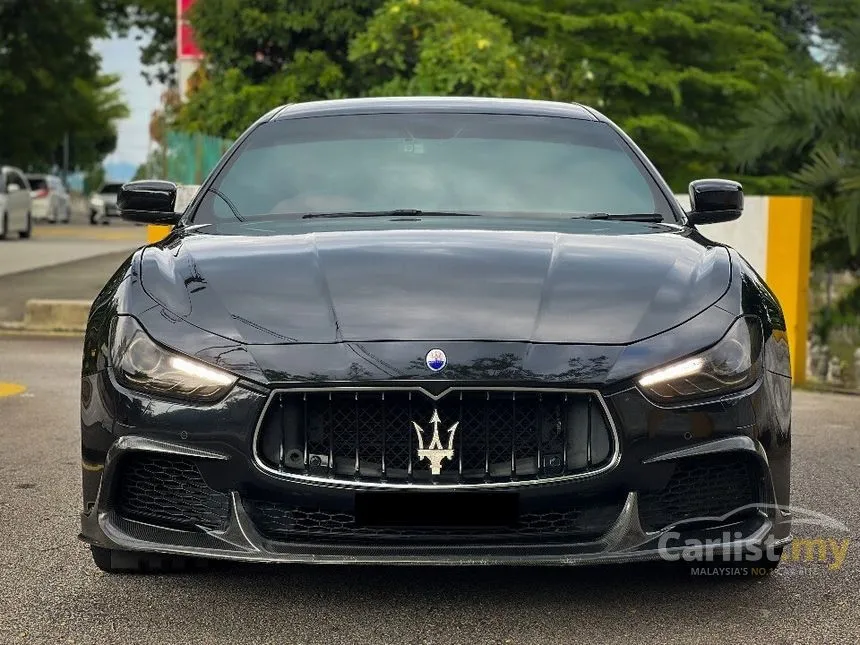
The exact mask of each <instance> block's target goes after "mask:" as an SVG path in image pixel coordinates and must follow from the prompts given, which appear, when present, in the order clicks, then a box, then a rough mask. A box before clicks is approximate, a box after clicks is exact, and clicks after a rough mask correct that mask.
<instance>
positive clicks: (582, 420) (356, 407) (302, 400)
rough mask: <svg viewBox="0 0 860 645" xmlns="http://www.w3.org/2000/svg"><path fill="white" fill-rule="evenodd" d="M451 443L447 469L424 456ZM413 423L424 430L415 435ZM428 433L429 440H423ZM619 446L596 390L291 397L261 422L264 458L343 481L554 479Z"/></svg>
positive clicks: (600, 462)
mask: <svg viewBox="0 0 860 645" xmlns="http://www.w3.org/2000/svg"><path fill="white" fill-rule="evenodd" d="M436 414H438V419H439V421H438V422H437V424H435V425H436V426H438V432H439V439H440V440H441V444H442V445H443V446H444V447H445V448H447V446H448V445H449V439H450V437H451V435H450V434H449V431H450V428H452V427H453V426H454V424H455V423H456V424H457V425H456V430H455V431H454V433H453V442H452V443H451V447H452V450H453V457H452V458H450V459H448V458H446V459H444V460H443V461H442V462H441V463H442V468H441V472H440V473H438V474H435V475H434V474H432V473H431V467H430V463H429V460H427V459H420V458H419V456H418V448H419V441H420V440H423V442H424V444H425V445H424V447H425V448H427V447H428V444H429V443H430V441H431V438H432V437H433V432H434V423H433V421H432V419H434V418H435V415H436ZM414 423H417V424H418V425H419V426H420V428H421V434H420V435H419V433H418V432H417V431H416V429H415V427H414V425H413V424H414ZM419 436H420V439H419ZM616 449H617V447H616V446H615V443H614V438H613V436H612V434H611V429H610V425H609V422H608V420H607V419H606V417H605V415H604V413H603V408H602V406H601V405H600V402H599V401H598V400H597V398H596V397H595V396H593V395H590V394H579V393H563V392H561V393H559V392H541V391H516V392H514V391H494V390H480V391H475V390H462V391H461V390H456V389H455V390H453V391H451V392H449V393H448V394H446V395H445V396H444V397H443V398H441V399H440V400H438V401H434V400H432V399H431V398H430V397H429V396H427V395H425V394H424V393H423V392H420V391H409V390H403V391H398V390H395V391H392V390H388V391H341V390H339V391H332V392H328V391H320V392H289V391H287V392H284V393H281V394H278V395H276V396H275V398H273V399H272V402H271V404H270V405H269V406H268V407H267V409H266V412H265V416H264V417H263V420H262V422H261V430H260V435H259V437H258V444H257V452H258V455H259V456H260V457H261V458H262V460H263V461H264V462H265V463H266V464H267V465H268V466H270V467H272V468H276V469H278V470H281V471H284V472H298V473H305V474H310V475H317V476H319V475H323V476H329V477H334V478H339V479H348V480H350V481H356V480H376V481H380V480H382V481H391V482H398V481H407V482H410V481H412V482H419V483H420V482H430V481H434V482H437V483H469V482H481V481H487V480H499V479H501V480H522V479H540V478H550V477H556V476H559V475H564V474H568V473H579V472H588V471H592V470H596V469H598V468H600V467H602V466H604V465H605V464H607V463H608V462H609V461H610V460H611V458H612V454H613V452H614V451H615V450H616Z"/></svg>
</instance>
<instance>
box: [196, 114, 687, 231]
mask: <svg viewBox="0 0 860 645" xmlns="http://www.w3.org/2000/svg"><path fill="white" fill-rule="evenodd" d="M214 187H215V188H216V189H217V190H218V191H219V192H220V193H221V194H223V195H224V196H225V197H226V198H227V199H228V200H229V201H230V202H232V204H233V206H234V207H235V209H236V210H237V211H238V212H239V213H240V214H241V215H242V216H243V217H245V218H249V217H250V218H255V217H262V218H271V217H272V216H285V217H297V216H298V215H300V214H304V213H319V212H332V211H335V212H337V211H385V210H395V209H418V210H425V211H456V212H477V213H481V214H485V215H516V216H520V217H521V216H523V215H526V216H532V217H558V218H569V217H572V216H576V215H581V214H585V213H592V212H609V213H653V212H657V213H660V214H663V215H664V218H665V219H666V220H668V221H674V217H673V216H672V214H671V210H670V207H669V205H668V203H667V202H666V200H665V198H664V197H663V196H662V194H661V193H660V192H659V189H658V188H657V186H656V184H655V183H654V181H653V179H652V178H651V177H650V176H649V175H648V174H647V172H646V171H645V169H644V168H643V167H642V166H641V164H640V163H639V161H638V160H637V159H636V158H635V157H634V155H633V153H632V151H631V150H630V148H629V146H627V144H626V143H625V142H624V141H623V140H622V139H621V137H620V136H619V135H618V134H617V133H616V132H615V131H614V130H613V129H612V128H611V127H610V126H608V125H606V124H603V123H597V122H593V121H584V120H577V119H567V118H554V117H534V116H515V115H482V114H421V113H411V114H376V115H356V116H329V117H314V118H303V119H292V120H291V119H286V120H281V121H275V122H272V123H267V124H265V125H263V126H260V127H259V128H258V129H257V130H255V131H254V132H253V133H252V134H251V136H250V137H249V138H248V139H247V140H246V141H245V143H244V144H243V146H242V147H241V148H240V150H239V151H238V152H237V153H236V154H235V155H234V156H233V158H232V159H231V161H230V163H229V164H228V165H227V166H226V167H225V169H224V170H223V171H222V172H221V173H220V175H219V177H218V178H217V179H216V182H215V186H214ZM224 219H234V218H233V215H232V212H231V210H230V208H229V206H228V205H227V204H226V202H225V201H223V200H221V199H220V198H211V199H206V200H204V201H203V204H202V206H201V208H200V210H199V211H198V213H197V214H196V216H195V221H198V222H200V221H213V220H214V221H218V220H224Z"/></svg>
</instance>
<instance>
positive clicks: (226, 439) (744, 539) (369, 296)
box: [81, 97, 791, 572]
mask: <svg viewBox="0 0 860 645" xmlns="http://www.w3.org/2000/svg"><path fill="white" fill-rule="evenodd" d="M689 193H690V208H689V209H684V208H682V206H681V205H680V204H679V202H678V201H677V200H676V199H675V197H674V196H673V194H672V192H671V191H670V189H669V187H668V186H667V184H666V182H665V181H664V180H663V179H662V178H661V176H660V174H659V172H658V171H657V169H656V168H655V167H654V165H653V164H652V163H651V162H650V161H649V160H648V159H647V158H646V156H645V155H644V154H643V152H642V151H641V150H640V149H639V148H638V147H637V146H636V144H635V143H634V142H633V141H632V140H631V139H630V138H629V137H628V136H627V135H626V134H625V133H624V132H622V131H621V129H620V128H619V127H617V126H616V125H615V124H613V123H612V122H611V121H610V120H609V119H608V118H607V117H605V116H604V115H602V114H600V113H599V112H598V111H596V110H594V109H592V108H589V107H586V106H584V105H578V104H566V103H556V102H547V101H527V100H515V99H484V98H420V97H414V98H376V99H344V100H334V101H319V102H310V103H301V104H293V105H286V106H281V107H278V108H276V109H273V110H272V111H270V112H269V113H268V114H266V115H264V116H262V117H261V118H260V119H259V120H258V121H257V122H255V123H254V124H253V125H251V126H250V127H249V128H248V129H247V131H246V132H245V133H244V134H242V135H241V136H240V137H239V138H238V139H237V140H236V142H235V143H234V144H233V146H232V147H231V148H230V149H229V150H228V151H227V152H226V153H225V154H224V156H223V158H222V159H221V160H220V161H219V163H218V164H217V166H216V167H215V168H214V169H213V170H212V172H211V173H210V174H209V176H208V177H207V178H206V179H205V181H204V182H203V183H202V185H201V186H200V187H199V189H198V190H197V192H196V194H195V196H194V197H193V199H192V200H191V201H190V203H188V205H187V206H186V207H184V208H177V186H176V185H175V184H172V183H170V182H166V181H155V180H147V181H136V182H130V183H127V184H125V185H124V186H123V187H122V189H121V191H120V193H119V195H118V200H117V203H118V207H119V210H120V212H121V215H122V217H124V218H125V219H127V220H131V221H135V222H144V223H149V224H169V225H172V229H171V232H170V233H169V234H168V235H167V236H166V237H165V238H164V239H163V240H161V241H159V242H157V243H154V244H150V245H147V246H144V247H143V248H141V249H139V250H137V251H136V252H135V253H134V254H133V255H132V256H131V257H129V258H128V259H127V260H126V261H125V262H124V263H123V264H122V265H121V266H120V267H119V268H118V270H117V271H116V273H115V274H114V275H113V276H112V277H111V278H110V280H109V281H108V283H107V284H106V285H105V287H104V289H103V290H102V292H101V293H100V295H99V296H98V297H97V298H96V300H95V301H94V303H93V306H92V309H91V312H90V317H89V322H88V328H87V331H86V337H85V343H84V355H83V364H82V382H81V433H82V473H83V505H82V515H81V522H82V531H81V538H82V539H83V540H84V541H85V542H86V543H88V544H89V546H90V548H91V550H92V556H93V559H94V561H95V564H96V565H97V566H98V567H99V568H101V569H103V570H105V571H110V572H135V571H162V570H167V569H171V568H182V567H184V566H186V565H188V564H189V563H199V562H203V561H205V559H207V558H220V559H231V560H240V561H253V562H285V563H318V562H324V563H365V564H372V563H378V564H445V565H451V564H460V565H478V564H492V565H501V564H555V565H573V564H582V563H609V562H619V561H636V560H660V559H663V560H667V561H672V560H680V561H682V562H689V561H693V560H695V559H697V558H700V559H704V558H719V559H720V561H721V562H725V561H731V562H738V563H750V562H758V563H760V564H761V568H760V570H763V571H764V570H770V569H772V568H773V567H775V566H776V565H777V564H778V563H779V555H780V552H781V549H782V548H783V547H784V546H785V545H786V544H787V543H788V542H789V541H790V539H791V534H790V513H789V512H788V510H787V507H788V504H789V468H790V446H791V441H790V437H791V435H790V405H791V378H790V371H789V353H788V345H787V341H786V325H785V320H784V317H783V314H782V311H781V309H780V305H779V303H778V301H777V300H776V298H775V297H774V295H773V293H772V292H771V290H770V289H769V288H768V287H767V285H766V284H765V283H764V281H763V280H762V279H761V278H760V277H759V276H758V275H757V273H756V272H755V271H754V270H753V268H752V267H751V266H750V265H749V264H748V263H747V262H746V261H745V260H744V258H743V257H741V255H740V254H738V253H737V252H736V251H735V250H734V249H732V248H729V247H727V246H726V245H724V244H721V243H719V242H717V241H714V240H711V239H709V238H708V237H707V230H706V229H703V230H702V231H700V230H699V229H700V227H702V226H703V225H707V224H711V223H717V222H725V221H729V220H733V219H736V218H738V217H740V216H741V212H742V209H743V191H742V187H741V185H740V184H738V183H736V182H733V181H728V180H721V179H701V180H697V181H694V182H692V183H691V184H690V186H689ZM178 211H181V212H178ZM667 566H668V565H667Z"/></svg>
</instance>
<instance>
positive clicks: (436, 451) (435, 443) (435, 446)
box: [412, 409, 460, 475]
mask: <svg viewBox="0 0 860 645" xmlns="http://www.w3.org/2000/svg"><path fill="white" fill-rule="evenodd" d="M440 423H442V420H441V419H440V418H439V412H438V411H437V410H435V409H434V410H433V416H432V417H430V424H431V425H432V426H433V437H432V438H431V439H430V443H429V444H428V445H427V447H426V448H425V447H424V446H425V443H424V437H425V433H424V429H423V428H422V427H421V426H419V425H418V424H417V423H415V422H414V421H413V422H412V426H413V427H414V428H415V432H416V433H417V434H418V460H419V461H422V460H424V459H426V460H427V461H428V462H430V472H431V474H433V475H438V474H439V473H441V472H442V460H443V459H447V460H448V461H451V460H452V459H454V433H455V432H457V426H458V425H460V422H459V421H457V422H456V423H454V425H452V426H451V427H450V428H448V447H447V448H445V447H444V446H443V445H442V439H441V438H440V436H439V424H440Z"/></svg>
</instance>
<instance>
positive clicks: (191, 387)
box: [111, 316, 237, 403]
mask: <svg viewBox="0 0 860 645" xmlns="http://www.w3.org/2000/svg"><path fill="white" fill-rule="evenodd" d="M111 362H112V364H113V367H114V370H115V373H116V377H117V380H118V381H119V382H120V383H122V384H123V385H125V386H126V387H128V388H130V389H132V390H138V391H141V392H146V393H149V394H154V395H156V396H163V397H167V398H172V399H182V400H186V401H199V402H204V403H205V402H212V401H217V400H219V399H221V398H222V397H223V396H224V395H225V394H227V392H228V391H229V390H230V388H232V387H233V385H234V384H235V383H236V380H237V379H236V377H235V376H233V375H232V374H229V373H228V372H225V371H223V370H220V369H218V368H217V367H212V366H211V365H207V364H206V363H203V362H201V361H197V360H195V359H193V358H188V357H187V356H182V355H180V354H176V353H174V352H171V351H170V350H168V349H165V348H164V347H161V346H160V345H157V344H156V343H155V341H153V340H152V339H151V338H150V337H149V335H147V333H146V332H145V331H144V330H143V328H142V327H141V326H140V324H139V323H138V322H137V321H136V320H135V319H134V318H132V317H131V316H117V317H116V318H115V319H114V328H113V334H112V338H111Z"/></svg>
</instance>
